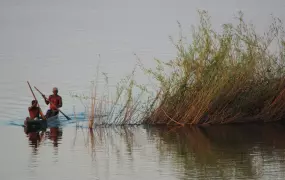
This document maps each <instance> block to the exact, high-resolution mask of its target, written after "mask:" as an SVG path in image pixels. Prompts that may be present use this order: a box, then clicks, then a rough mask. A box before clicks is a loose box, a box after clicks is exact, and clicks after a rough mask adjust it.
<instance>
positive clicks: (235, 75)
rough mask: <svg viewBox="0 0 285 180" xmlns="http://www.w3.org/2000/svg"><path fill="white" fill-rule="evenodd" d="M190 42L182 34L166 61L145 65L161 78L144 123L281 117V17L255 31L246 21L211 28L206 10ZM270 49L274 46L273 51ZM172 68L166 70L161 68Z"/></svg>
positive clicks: (284, 86) (284, 82) (284, 53)
mask: <svg viewBox="0 0 285 180" xmlns="http://www.w3.org/2000/svg"><path fill="white" fill-rule="evenodd" d="M199 13H200V25H199V26H198V27H197V28H195V29H194V31H193V36H192V42H191V44H189V45H185V44H184V41H183V37H181V39H180V40H179V42H178V43H177V44H176V47H177V49H178V55H177V58H176V59H175V60H172V61H170V62H168V63H163V62H161V61H158V65H157V68H156V71H153V70H147V69H145V71H146V72H148V73H149V74H151V75H152V76H153V77H154V78H156V79H157V80H158V81H159V82H160V89H161V91H162V92H161V94H160V96H159V98H158V99H157V100H156V101H158V102H157V105H156V106H155V107H154V108H153V111H152V112H151V114H149V115H148V117H147V118H146V119H145V123H147V124H178V125H185V124H224V123H233V122H249V121H264V122H267V121H278V120H281V119H282V118H285V99H284V92H285V41H284V31H283V26H282V24H281V21H280V20H279V19H274V21H273V23H272V24H271V26H270V27H269V30H268V32H266V33H264V34H263V35H259V34H258V33H257V32H256V31H255V29H254V27H253V25H251V24H246V23H245V22H244V20H243V15H242V13H240V14H239V17H238V24H237V25H236V26H234V25H233V24H224V25H223V31H222V33H217V32H215V31H214V30H213V29H212V27H211V24H210V18H209V16H208V14H207V13H206V12H199ZM270 48H278V50H276V49H274V50H276V51H272V50H270ZM166 68H170V69H171V70H172V72H171V73H170V74H169V75H167V73H165V71H164V69H166Z"/></svg>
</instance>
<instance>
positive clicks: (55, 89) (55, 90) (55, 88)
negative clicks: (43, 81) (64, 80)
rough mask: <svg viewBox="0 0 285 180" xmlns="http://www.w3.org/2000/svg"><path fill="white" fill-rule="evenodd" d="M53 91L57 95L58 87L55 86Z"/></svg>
mask: <svg viewBox="0 0 285 180" xmlns="http://www.w3.org/2000/svg"><path fill="white" fill-rule="evenodd" d="M52 92H53V94H54V95H57V93H58V89H57V87H54V88H53V89H52Z"/></svg>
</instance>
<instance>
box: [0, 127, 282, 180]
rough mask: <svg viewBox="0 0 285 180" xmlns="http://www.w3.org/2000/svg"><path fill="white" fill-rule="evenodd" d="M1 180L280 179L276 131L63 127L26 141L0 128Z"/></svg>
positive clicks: (12, 130)
mask: <svg viewBox="0 0 285 180" xmlns="http://www.w3.org/2000/svg"><path fill="white" fill-rule="evenodd" d="M0 130H1V133H2V136H1V137H0V142H1V153H0V162H1V163H0V165H1V170H0V179H58V180H62V179H102V180H105V179H119V180H125V179H130V180H131V179H283V178H284V175H285V174H284V170H285V142H284V140H283V138H282V137H284V136H285V127H284V126H282V125H266V126H264V125H247V126H216V127H206V128H183V129H181V128H179V129H171V128H148V127H143V126H140V127H120V128H118V127H117V128H114V127H113V128H96V129H95V130H94V131H89V130H88V129H86V128H75V127H72V126H67V127H65V128H63V129H62V134H59V135H56V134H55V133H53V132H50V133H46V134H45V135H44V136H43V137H42V140H41V141H36V139H34V140H33V139H29V138H28V137H26V135H25V134H24V132H23V130H22V128H20V127H1V128H0Z"/></svg>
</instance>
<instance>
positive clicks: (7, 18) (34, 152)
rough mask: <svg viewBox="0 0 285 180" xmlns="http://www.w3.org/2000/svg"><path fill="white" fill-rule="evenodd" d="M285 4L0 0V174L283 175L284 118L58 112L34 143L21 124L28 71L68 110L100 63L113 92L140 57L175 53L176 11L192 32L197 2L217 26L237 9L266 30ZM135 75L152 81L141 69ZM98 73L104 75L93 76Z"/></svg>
mask: <svg viewBox="0 0 285 180" xmlns="http://www.w3.org/2000/svg"><path fill="white" fill-rule="evenodd" d="M284 8H285V2H284V1H283V0H274V1H266V0H252V1H245V0H239V1H236V0H218V1H215V2H213V1H210V0H203V1H201V0H191V1H190V0H188V1H187V0H176V1H173V0H172V1H171V0H164V1H160V0H145V1H138V0H133V1H128V0H122V1H110V0H109V1H94V0H81V1H78V0H71V1H67V0H62V1H55V0H49V1H43V0H37V1H35V0H26V1H20V0H2V1H1V2H0V63H1V65H0V99H1V102H0V134H1V136H0V142H1V146H0V150H1V151H0V152H1V153H0V179H1V180H2V179H3V180H4V179H23V180H27V179H102V180H103V179H124V180H125V179H147V178H148V179H278V178H279V179H282V177H283V176H284V173H283V172H284V167H285V166H284V165H285V163H284V154H285V144H284V143H283V138H282V137H284V132H285V131H284V130H285V129H284V127H283V126H281V125H267V126H260V125H259V126H255V125H248V126H218V127H207V128H204V129H203V128H202V129H201V128H189V129H181V128H180V129H165V128H150V127H142V126H139V127H125V128H114V127H112V128H111V127H109V128H96V129H95V130H94V132H93V133H91V132H90V131H89V130H87V128H86V124H87V123H86V121H85V119H84V118H81V119H80V121H81V122H80V127H79V128H76V127H75V124H76V123H75V121H74V120H72V121H66V120H65V119H64V118H61V123H62V124H63V126H62V128H61V131H62V135H57V133H55V134H54V129H49V130H48V132H47V134H44V135H43V137H42V138H43V139H42V141H41V142H40V143H38V142H37V141H34V140H29V137H27V136H26V135H25V133H24V131H23V128H22V127H21V125H22V124H23V120H24V118H25V117H26V116H27V115H28V112H27V107H28V106H29V105H30V102H31V100H32V99H33V97H32V94H31V92H30V90H29V88H28V86H27V83H26V81H29V82H30V83H31V85H32V86H37V88H39V89H40V90H41V91H42V92H43V93H45V94H46V95H48V94H50V93H51V90H52V87H54V86H57V87H58V88H59V93H60V95H61V96H62V97H63V108H62V110H63V111H64V112H65V113H66V114H68V115H70V116H72V114H73V110H74V109H73V108H74V107H75V109H76V112H77V113H81V112H83V111H84V107H83V106H82V104H81V103H80V101H78V100H76V99H73V98H72V97H71V96H70V93H89V90H90V81H91V80H94V77H95V75H96V74H97V72H96V68H97V65H98V64H99V70H100V72H98V74H99V75H102V73H107V75H108V84H109V88H110V91H111V92H112V91H114V90H115V85H116V83H117V82H119V80H120V79H121V78H123V77H124V76H126V75H128V74H129V73H130V72H131V71H132V69H133V67H134V66H135V64H136V62H137V57H139V58H140V60H141V62H143V63H144V65H145V66H147V67H152V66H153V65H154V62H153V59H154V58H158V59H161V60H165V61H167V60H170V59H173V58H175V56H176V51H175V48H174V46H173V44H172V43H171V41H170V40H169V38H168V37H169V36H173V37H174V38H177V36H178V35H179V29H178V26H177V21H179V22H180V23H181V24H182V29H183V31H184V33H186V34H187V33H188V32H190V30H191V27H190V25H195V24H197V23H198V20H199V19H198V14H197V10H198V9H204V10H208V12H209V14H210V15H211V16H212V24H213V27H214V28H215V29H217V30H219V27H220V26H221V24H222V23H227V22H232V20H233V16H234V15H235V14H237V11H238V10H243V12H244V14H245V18H246V20H249V21H251V22H253V23H254V24H255V26H256V29H257V31H259V32H263V31H264V29H265V27H267V26H268V25H269V24H270V20H271V19H270V14H273V15H274V16H277V17H279V18H280V19H281V20H283V22H284V21H285V13H284V12H285V11H284ZM188 34H189V33H188ZM134 53H135V54H136V55H137V56H135V55H134ZM135 78H136V80H137V81H138V82H140V83H145V84H147V83H149V79H148V77H146V76H144V75H143V73H142V72H140V71H139V70H138V71H137V72H136V76H135ZM104 83H105V82H104V76H101V77H100V78H99V85H101V87H103V86H104ZM35 94H36V96H37V98H38V99H39V102H40V104H41V107H42V109H43V110H44V111H45V110H47V106H45V105H44V103H43V100H42V98H41V97H40V95H39V94H38V93H37V92H35ZM59 134H60V133H59Z"/></svg>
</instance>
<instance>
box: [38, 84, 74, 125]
mask: <svg viewBox="0 0 285 180" xmlns="http://www.w3.org/2000/svg"><path fill="white" fill-rule="evenodd" d="M34 88H35V89H36V90H37V91H38V92H39V93H40V94H41V95H42V96H43V97H45V95H44V94H43V93H42V92H41V91H40V90H39V89H38V88H36V86H34ZM45 99H46V98H45ZM46 100H47V99H46ZM49 103H50V104H52V105H53V103H52V102H49ZM57 110H59V112H61V114H62V115H64V117H65V118H66V119H67V120H71V118H70V117H68V116H67V115H66V114H64V113H63V112H62V111H61V110H60V109H59V108H57Z"/></svg>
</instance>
